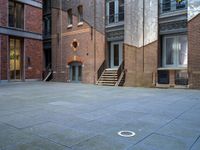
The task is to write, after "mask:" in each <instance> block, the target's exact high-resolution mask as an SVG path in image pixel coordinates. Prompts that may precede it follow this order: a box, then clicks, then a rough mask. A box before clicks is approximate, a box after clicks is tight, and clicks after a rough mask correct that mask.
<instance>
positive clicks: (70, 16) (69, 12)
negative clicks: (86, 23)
mask: <svg viewBox="0 0 200 150" xmlns="http://www.w3.org/2000/svg"><path fill="white" fill-rule="evenodd" d="M67 23H68V26H72V25H73V13H72V8H70V9H68V10H67Z"/></svg>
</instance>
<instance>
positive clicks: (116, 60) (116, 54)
mask: <svg viewBox="0 0 200 150" xmlns="http://www.w3.org/2000/svg"><path fill="white" fill-rule="evenodd" d="M114 66H119V45H118V44H115V45H114Z"/></svg>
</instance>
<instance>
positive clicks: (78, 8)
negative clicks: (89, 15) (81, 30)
mask: <svg viewBox="0 0 200 150" xmlns="http://www.w3.org/2000/svg"><path fill="white" fill-rule="evenodd" d="M77 10H78V23H82V22H83V5H79V6H78V7H77Z"/></svg>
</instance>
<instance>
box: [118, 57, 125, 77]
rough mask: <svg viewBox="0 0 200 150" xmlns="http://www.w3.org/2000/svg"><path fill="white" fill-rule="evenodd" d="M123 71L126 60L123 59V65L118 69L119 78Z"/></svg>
mask: <svg viewBox="0 0 200 150" xmlns="http://www.w3.org/2000/svg"><path fill="white" fill-rule="evenodd" d="M122 71H124V61H122V63H121V65H120V66H119V67H118V70H117V79H119V77H120V75H121V73H122Z"/></svg>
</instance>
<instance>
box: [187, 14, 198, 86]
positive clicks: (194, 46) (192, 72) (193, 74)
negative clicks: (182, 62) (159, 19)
mask: <svg viewBox="0 0 200 150" xmlns="http://www.w3.org/2000/svg"><path fill="white" fill-rule="evenodd" d="M188 41H189V62H188V64H189V86H190V88H200V14H199V15H197V16H196V17H195V18H193V19H192V20H190V22H189V23H188Z"/></svg>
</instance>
